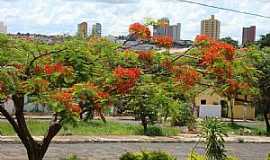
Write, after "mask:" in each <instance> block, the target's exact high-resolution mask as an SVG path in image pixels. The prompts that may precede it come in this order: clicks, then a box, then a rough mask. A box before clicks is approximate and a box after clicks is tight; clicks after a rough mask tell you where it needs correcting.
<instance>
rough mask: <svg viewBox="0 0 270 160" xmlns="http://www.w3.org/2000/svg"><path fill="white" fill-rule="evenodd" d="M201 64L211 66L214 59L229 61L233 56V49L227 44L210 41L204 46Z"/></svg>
mask: <svg viewBox="0 0 270 160" xmlns="http://www.w3.org/2000/svg"><path fill="white" fill-rule="evenodd" d="M202 50H203V56H202V62H201V64H203V65H209V64H212V63H213V62H214V61H215V60H216V59H218V58H221V59H222V60H227V61H231V60H233V58H234V55H235V50H236V49H235V48H234V47H233V46H232V45H230V44H227V43H224V42H219V41H211V43H209V44H208V45H207V46H204V48H203V49H202Z"/></svg>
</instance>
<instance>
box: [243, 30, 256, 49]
mask: <svg viewBox="0 0 270 160" xmlns="http://www.w3.org/2000/svg"><path fill="white" fill-rule="evenodd" d="M255 37H256V26H250V27H244V28H243V33H242V45H245V44H247V43H252V42H254V41H255Z"/></svg>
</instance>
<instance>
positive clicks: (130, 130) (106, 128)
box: [0, 120, 180, 136]
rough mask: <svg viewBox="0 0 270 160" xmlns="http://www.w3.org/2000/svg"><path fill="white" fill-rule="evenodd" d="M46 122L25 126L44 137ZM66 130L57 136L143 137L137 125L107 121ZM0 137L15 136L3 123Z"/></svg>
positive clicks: (164, 131) (166, 130)
mask: <svg viewBox="0 0 270 160" xmlns="http://www.w3.org/2000/svg"><path fill="white" fill-rule="evenodd" d="M48 124H49V122H48V121H36V120H28V121H27V125H28V127H29V130H30V132H31V133H32V134H33V135H35V136H41V135H44V134H45V133H46V131H47V129H48ZM67 128H68V129H67V130H64V129H62V130H61V131H60V133H59V134H58V135H65V134H66V135H67V134H68V135H88V136H100V135H143V128H142V126H141V125H139V124H127V123H119V122H112V121H108V122H107V123H106V124H104V123H103V122H102V121H98V120H94V121H91V122H79V124H78V126H77V127H72V126H68V127H67ZM149 131H150V132H151V133H152V132H158V134H159V135H160V136H174V135H177V134H179V132H180V131H179V129H177V128H172V127H162V128H158V127H151V126H150V127H149ZM0 135H5V136H11V135H16V134H15V132H14V131H13V129H12V128H11V126H10V124H9V123H8V122H5V121H1V122H0Z"/></svg>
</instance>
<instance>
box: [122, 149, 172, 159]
mask: <svg viewBox="0 0 270 160" xmlns="http://www.w3.org/2000/svg"><path fill="white" fill-rule="evenodd" d="M120 160H176V158H175V157H173V156H171V155H169V154H168V153H165V152H161V151H158V152H156V151H152V152H150V151H149V152H148V151H147V152H145V151H142V152H137V153H130V152H128V153H126V154H124V155H122V156H121V157H120Z"/></svg>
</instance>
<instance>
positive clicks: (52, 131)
mask: <svg viewBox="0 0 270 160" xmlns="http://www.w3.org/2000/svg"><path fill="white" fill-rule="evenodd" d="M61 128H62V125H61V120H59V121H58V120H57V114H55V115H54V117H53V119H52V123H51V125H50V127H49V129H48V132H47V134H46V135H45V136H44V138H43V141H42V144H41V154H42V156H44V154H45V153H46V151H47V149H48V147H49V145H50V143H51V141H52V139H53V137H55V136H56V134H57V133H58V132H59V131H60V130H61Z"/></svg>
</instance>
